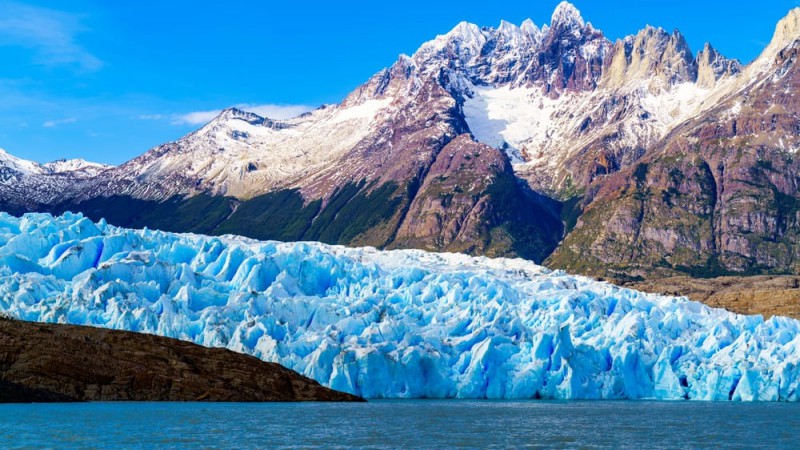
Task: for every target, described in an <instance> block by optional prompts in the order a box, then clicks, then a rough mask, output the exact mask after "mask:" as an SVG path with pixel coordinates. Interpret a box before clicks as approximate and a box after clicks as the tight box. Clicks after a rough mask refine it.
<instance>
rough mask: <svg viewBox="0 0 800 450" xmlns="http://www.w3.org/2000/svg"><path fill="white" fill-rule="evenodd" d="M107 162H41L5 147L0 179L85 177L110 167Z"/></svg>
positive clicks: (0, 157)
mask: <svg viewBox="0 0 800 450" xmlns="http://www.w3.org/2000/svg"><path fill="white" fill-rule="evenodd" d="M110 167H112V166H108V165H105V164H98V163H93V162H89V161H85V160H83V159H69V160H68V159H60V160H57V161H53V162H49V163H46V164H39V163H37V162H35V161H29V160H26V159H22V158H17V157H16V156H13V155H11V154H10V153H8V152H6V151H5V150H3V149H0V181H2V182H6V181H8V180H10V179H12V178H13V179H19V178H20V177H30V176H37V175H57V174H63V175H73V176H76V177H80V178H84V177H90V176H94V175H97V174H98V173H100V172H102V171H104V170H106V169H108V168H110Z"/></svg>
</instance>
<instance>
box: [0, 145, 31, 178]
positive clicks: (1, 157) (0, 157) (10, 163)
mask: <svg viewBox="0 0 800 450" xmlns="http://www.w3.org/2000/svg"><path fill="white" fill-rule="evenodd" d="M0 169H1V170H3V171H4V172H7V171H14V172H16V173H19V174H26V175H29V174H34V173H40V172H41V167H40V166H39V164H38V163H35V162H33V161H28V160H26V159H22V158H17V157H16V156H14V155H12V154H11V153H8V152H7V151H5V150H4V149H2V148H0Z"/></svg>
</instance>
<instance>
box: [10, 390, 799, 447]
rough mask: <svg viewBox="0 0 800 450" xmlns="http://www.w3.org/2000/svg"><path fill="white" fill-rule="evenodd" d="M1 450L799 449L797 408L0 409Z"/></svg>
mask: <svg viewBox="0 0 800 450" xmlns="http://www.w3.org/2000/svg"><path fill="white" fill-rule="evenodd" d="M0 447H2V448H23V447H24V448H54V447H55V448H73V447H82V448H85V447H94V448H156V447H158V448H209V447H226V448H231V447H236V448H286V447H289V448H309V447H325V448H350V447H359V448H365V447H366V448H404V449H408V448H614V449H620V448H632V449H639V448H665V449H667V448H668V449H674V448H709V449H711V448H713V449H717V448H756V447H758V448H787V449H789V448H792V449H796V448H800V404H778V403H769V404H767V403H760V404H759V403H756V404H740V403H691V402H674V403H667V402H626V401H619V402H544V401H528V402H508V401H505V402H494V401H459V400H453V401H434V400H428V401H416V400H414V401H373V402H370V403H366V404H320V403H305V404H275V403H271V404H231V403H217V404H211V403H84V404H38V405H0Z"/></svg>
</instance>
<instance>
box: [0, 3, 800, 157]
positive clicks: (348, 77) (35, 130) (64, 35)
mask: <svg viewBox="0 0 800 450" xmlns="http://www.w3.org/2000/svg"><path fill="white" fill-rule="evenodd" d="M228 3H229V4H224V3H223V2H219V1H215V2H210V1H199V0H194V1H185V0H159V1H151V0H139V1H130V2H128V1H104V0H73V1H70V2H57V1H50V2H44V1H24V0H17V1H13V2H12V1H6V0H0V58H2V59H1V60H2V61H3V64H2V71H0V148H4V149H6V150H8V151H9V152H11V153H13V154H15V155H17V156H20V157H23V158H27V159H32V160H36V161H40V162H46V161H50V160H54V159H58V158H77V157H80V158H85V159H89V160H94V161H99V162H104V163H110V164H119V163H121V162H124V161H126V160H128V159H130V158H133V157H135V156H137V155H139V154H141V153H143V152H144V151H146V150H147V149H149V148H151V147H153V146H155V145H157V144H160V143H162V142H166V141H169V140H174V139H177V138H179V137H180V136H182V135H184V134H186V133H188V132H190V131H192V130H193V129H195V128H197V127H198V126H199V124H200V123H201V122H202V121H203V120H205V119H206V118H208V117H209V115H210V114H211V112H213V111H215V110H219V109H221V108H224V107H227V106H231V105H248V106H249V107H250V109H254V110H256V111H258V112H261V113H264V114H267V115H271V116H273V117H280V116H283V115H291V114H292V113H295V112H298V111H302V110H304V109H307V108H310V107H315V106H318V105H320V104H323V103H335V102H338V101H339V100H341V99H342V98H343V97H344V96H345V95H346V94H347V93H348V92H350V91H351V90H352V89H354V88H355V87H356V86H358V85H359V84H361V83H362V82H364V81H365V80H366V79H367V78H369V77H370V76H371V75H372V74H374V73H375V72H377V71H378V70H380V69H382V68H383V67H386V66H389V65H391V64H392V63H393V62H394V61H395V60H396V59H397V56H398V55H399V54H400V53H408V54H410V53H413V52H414V50H415V49H416V48H417V47H419V45H420V44H421V43H422V42H424V41H426V40H429V39H432V38H433V37H435V36H436V35H437V34H443V33H445V32H447V31H448V30H449V29H451V28H452V27H453V26H455V25H456V24H457V23H458V22H460V21H462V20H467V21H470V22H474V23H477V24H479V25H486V26H497V24H498V23H499V22H500V20H501V19H506V20H508V21H510V22H514V23H517V24H519V23H520V22H522V20H524V19H526V18H528V17H530V18H531V19H533V21H534V22H535V23H536V24H537V25H542V24H544V23H548V22H549V21H550V15H551V13H552V11H553V9H554V8H555V6H556V4H558V0H538V1H537V0H528V1H520V2H515V1H509V0H505V1H495V2H491V1H488V2H487V1H485V0H482V1H473V0H462V1H431V0H425V1H421V0H408V1H403V2H374V1H373V2H367V1H349V2H348V1H343V2H327V1H326V2H321V1H320V2H312V1H306V2H265V1H239V2H228ZM573 3H574V4H575V5H576V6H577V7H578V8H579V9H580V10H581V11H582V13H583V16H584V18H585V19H586V20H587V21H590V22H592V23H593V24H594V25H595V27H597V28H599V29H601V30H603V31H604V32H605V34H606V35H607V36H608V37H610V38H611V39H617V38H620V37H622V36H625V35H627V34H632V33H635V32H636V31H637V30H639V29H640V28H642V27H643V26H644V25H646V24H651V25H656V26H661V27H663V28H666V29H669V30H671V29H673V28H678V29H680V30H681V31H682V32H683V33H684V35H686V38H687V40H688V41H689V43H690V45H691V46H692V47H693V48H694V49H695V50H699V49H700V48H701V47H702V46H703V43H704V42H706V41H710V42H711V43H712V44H713V45H714V46H715V47H717V48H718V49H719V50H720V51H721V52H722V53H724V54H726V55H727V56H730V57H736V58H739V59H741V60H742V61H744V62H749V61H750V60H752V59H753V58H755V57H756V56H757V55H758V53H759V52H760V51H761V50H762V49H763V47H765V46H766V44H767V42H769V40H770V38H771V36H772V33H773V30H774V27H775V24H776V23H777V21H778V20H779V19H780V18H781V17H783V16H785V15H786V13H787V12H788V11H789V10H790V9H791V8H793V7H796V6H798V5H799V4H800V1H799V0H769V1H761V2H753V1H728V2H717V1H700V0H693V1H687V0H673V1H670V2H649V1H642V0H636V1H632V0H602V1H600V0H575V1H574V2H573ZM722 5H724V6H722Z"/></svg>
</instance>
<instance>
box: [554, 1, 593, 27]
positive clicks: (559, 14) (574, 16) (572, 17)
mask: <svg viewBox="0 0 800 450" xmlns="http://www.w3.org/2000/svg"><path fill="white" fill-rule="evenodd" d="M584 26H586V23H585V22H584V20H583V17H582V16H581V12H580V11H578V8H576V7H575V5H573V4H572V3H570V2H567V1H563V2H561V3H559V4H558V6H556V9H555V11H553V17H552V18H551V20H550V27H551V28H569V29H572V28H583V27H584Z"/></svg>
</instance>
